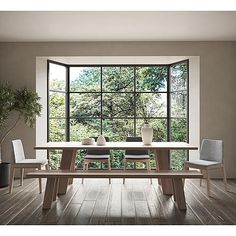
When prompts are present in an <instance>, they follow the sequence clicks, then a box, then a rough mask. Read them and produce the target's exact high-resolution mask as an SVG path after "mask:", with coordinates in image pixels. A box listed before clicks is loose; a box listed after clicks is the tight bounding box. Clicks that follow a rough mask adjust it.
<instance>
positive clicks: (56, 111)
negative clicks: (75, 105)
mask: <svg viewBox="0 0 236 236" xmlns="http://www.w3.org/2000/svg"><path fill="white" fill-rule="evenodd" d="M65 101H66V99H65V93H57V92H49V117H65V115H66V104H65Z"/></svg>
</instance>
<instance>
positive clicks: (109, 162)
mask: <svg viewBox="0 0 236 236" xmlns="http://www.w3.org/2000/svg"><path fill="white" fill-rule="evenodd" d="M107 164H108V170H109V171H111V161H110V159H108V161H107ZM109 184H111V178H109Z"/></svg>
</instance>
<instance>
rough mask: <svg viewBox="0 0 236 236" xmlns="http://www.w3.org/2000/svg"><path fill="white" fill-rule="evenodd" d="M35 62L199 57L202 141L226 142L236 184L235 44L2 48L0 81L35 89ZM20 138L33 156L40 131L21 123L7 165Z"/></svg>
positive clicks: (25, 45)
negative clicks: (80, 58)
mask: <svg viewBox="0 0 236 236" xmlns="http://www.w3.org/2000/svg"><path fill="white" fill-rule="evenodd" d="M36 56H200V138H215V139H223V140H224V142H225V153H224V154H225V161H226V168H227V173H228V176H229V177H231V178H236V171H235V170H236V154H235V151H234V146H235V145H236V144H235V137H234V136H235V131H236V122H235V121H236V109H235V108H236V92H235V90H236V70H235V67H236V42H81V43H66V42H65V43H0V80H1V81H2V80H3V81H4V80H5V81H9V82H10V83H12V84H13V85H14V86H15V87H20V86H24V85H27V86H28V87H29V88H32V89H35V86H36V81H35V74H36ZM190 76H191V75H190ZM17 137H19V138H21V139H22V140H23V142H24V143H25V151H26V153H29V155H32V156H34V154H35V152H34V150H33V148H32V147H33V146H34V145H35V130H34V129H30V128H27V127H26V126H25V125H24V124H23V123H21V124H20V125H19V126H18V127H17V128H16V129H15V132H14V133H12V134H11V135H10V136H9V137H8V139H7V140H6V142H5V144H4V146H3V159H4V160H10V158H11V145H10V141H11V140H12V139H14V138H17Z"/></svg>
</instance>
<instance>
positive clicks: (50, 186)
mask: <svg viewBox="0 0 236 236" xmlns="http://www.w3.org/2000/svg"><path fill="white" fill-rule="evenodd" d="M55 184H56V178H47V183H46V189H45V194H44V200H43V209H50V208H51V205H52V201H53V195H54V192H55Z"/></svg>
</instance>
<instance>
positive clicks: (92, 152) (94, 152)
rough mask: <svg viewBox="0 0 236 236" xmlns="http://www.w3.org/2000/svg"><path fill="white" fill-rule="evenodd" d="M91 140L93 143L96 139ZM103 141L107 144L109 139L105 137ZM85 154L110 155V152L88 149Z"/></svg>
mask: <svg viewBox="0 0 236 236" xmlns="http://www.w3.org/2000/svg"><path fill="white" fill-rule="evenodd" d="M92 138H94V139H95V141H97V138H98V137H92ZM105 139H106V142H109V138H108V137H105ZM87 154H88V155H110V150H109V149H108V150H101V149H93V150H91V149H88V150H87Z"/></svg>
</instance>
